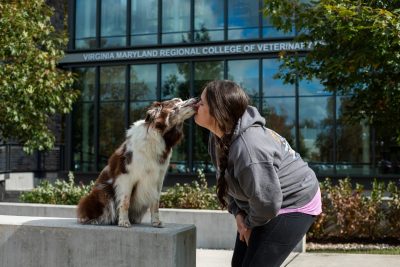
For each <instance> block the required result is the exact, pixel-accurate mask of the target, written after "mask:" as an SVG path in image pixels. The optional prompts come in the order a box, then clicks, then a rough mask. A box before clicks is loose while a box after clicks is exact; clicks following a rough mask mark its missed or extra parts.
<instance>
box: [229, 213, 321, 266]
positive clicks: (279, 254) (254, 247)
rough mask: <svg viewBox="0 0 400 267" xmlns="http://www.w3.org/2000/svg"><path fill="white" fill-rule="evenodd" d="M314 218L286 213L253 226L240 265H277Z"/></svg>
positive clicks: (282, 260)
mask: <svg viewBox="0 0 400 267" xmlns="http://www.w3.org/2000/svg"><path fill="white" fill-rule="evenodd" d="M314 219H315V217H314V216H311V215H308V214H304V213H298V212H296V213H287V214H281V215H279V216H277V217H275V218H274V219H272V220H271V221H269V222H268V223H267V224H266V225H263V226H259V227H255V228H254V229H253V230H252V233H251V236H250V240H249V246H248V247H247V249H246V255H245V257H244V259H243V263H242V266H244V267H247V266H251V267H258V266H260V267H261V266H262V267H275V266H276V267H279V266H280V265H281V264H282V263H283V262H284V261H285V259H286V258H287V257H288V256H289V254H290V252H292V250H293V249H294V248H295V247H296V245H297V244H298V243H299V241H300V240H301V239H302V238H303V236H304V235H305V234H306V233H307V231H308V229H309V228H310V226H311V225H312V223H313V222H314ZM235 249H236V247H235Z"/></svg>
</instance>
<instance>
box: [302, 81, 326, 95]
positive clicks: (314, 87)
mask: <svg viewBox="0 0 400 267" xmlns="http://www.w3.org/2000/svg"><path fill="white" fill-rule="evenodd" d="M299 95H300V96H312V95H320V96H323V95H325V96H328V95H332V93H331V92H328V91H326V90H325V87H324V86H323V85H322V84H321V83H320V82H319V81H318V80H317V79H314V80H311V81H309V80H302V81H299Z"/></svg>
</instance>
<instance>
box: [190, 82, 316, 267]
mask: <svg viewBox="0 0 400 267" xmlns="http://www.w3.org/2000/svg"><path fill="white" fill-rule="evenodd" d="M194 119H195V122H196V123H197V124H198V125H199V126H202V127H204V128H206V129H208V130H210V132H211V133H210V140H209V153H210V156H211V159H212V160H213V163H214V165H215V166H216V167H217V170H218V171H217V179H218V181H217V196H218V199H219V201H220V202H221V204H222V205H223V206H225V207H227V208H228V211H229V212H230V213H232V214H233V215H234V216H235V218H236V224H237V232H238V233H237V238H236V244H235V249H234V252H233V257H232V266H263V267H265V266H280V264H282V263H283V262H284V260H285V259H286V258H287V256H288V255H289V253H290V252H291V251H292V250H293V249H294V248H295V246H296V245H297V243H298V242H299V241H300V240H301V239H302V238H303V236H304V235H305V233H306V232H307V231H308V229H309V228H310V226H311V224H312V223H313V222H314V218H315V216H316V215H318V214H320V213H321V193H320V190H319V183H318V180H317V178H316V176H315V174H314V172H313V171H312V170H311V169H310V168H309V167H308V165H307V163H305V162H304V161H303V160H302V159H301V157H300V156H299V154H298V153H296V152H295V151H294V150H293V149H292V148H291V147H290V145H289V144H288V143H287V141H286V140H285V139H284V138H282V137H281V136H280V135H278V134H277V133H275V132H274V131H272V130H270V129H268V128H266V127H265V126H264V125H265V120H264V118H263V117H262V116H261V115H260V113H259V112H258V110H257V109H256V108H255V107H252V106H250V105H249V103H248V97H247V95H246V93H245V92H244V91H243V89H242V88H240V87H239V86H238V85H237V84H235V83H234V82H232V81H227V80H222V81H212V82H210V83H208V84H207V85H206V86H205V88H204V89H203V92H202V94H201V100H200V101H199V103H198V104H197V113H196V115H195V117H194Z"/></svg>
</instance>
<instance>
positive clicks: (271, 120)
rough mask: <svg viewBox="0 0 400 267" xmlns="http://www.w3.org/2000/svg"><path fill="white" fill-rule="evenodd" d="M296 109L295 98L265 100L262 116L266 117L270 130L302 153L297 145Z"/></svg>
mask: <svg viewBox="0 0 400 267" xmlns="http://www.w3.org/2000/svg"><path fill="white" fill-rule="evenodd" d="M295 107H296V105H295V98H294V97H270V98H264V101H263V109H262V110H263V111H262V116H263V117H265V120H266V126H267V127H268V128H270V129H272V130H274V131H275V132H277V133H279V135H281V136H283V137H284V138H286V140H287V141H288V142H289V144H290V146H291V147H293V149H295V150H296V151H297V152H299V153H300V152H301V151H299V149H297V148H296V145H295V144H296V142H295V136H296V133H295V128H294V127H295V122H296V117H295V116H296V111H295Z"/></svg>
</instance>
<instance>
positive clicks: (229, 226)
mask: <svg viewBox="0 0 400 267" xmlns="http://www.w3.org/2000/svg"><path fill="white" fill-rule="evenodd" d="M0 214H4V215H21V216H40V217H66V218H72V217H75V216H76V207H75V206H69V205H48V204H26V203H8V202H0ZM160 219H161V220H162V221H163V222H164V223H183V224H194V225H196V230H197V241H196V242H197V244H196V246H197V248H206V249H233V248H234V245H235V238H236V222H235V220H234V218H233V216H232V215H231V214H229V213H228V212H227V211H220V210H194V209H160ZM149 221H150V214H149V212H148V213H147V214H146V215H145V217H144V218H143V222H144V223H147V222H149ZM305 250H306V239H305V237H304V238H303V240H301V241H300V242H299V244H298V245H297V246H296V248H295V249H294V250H293V252H305Z"/></svg>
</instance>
